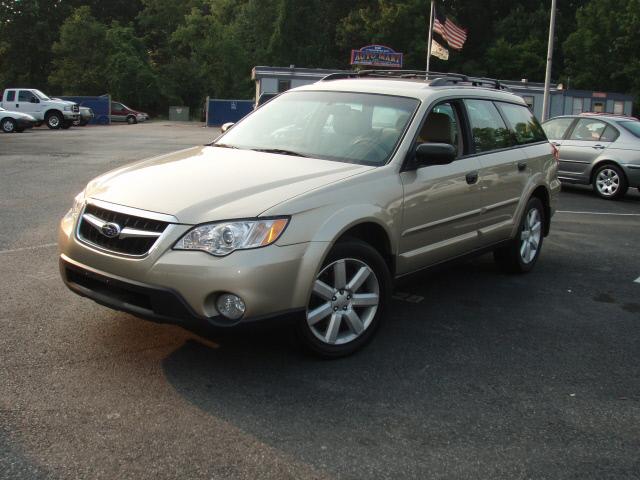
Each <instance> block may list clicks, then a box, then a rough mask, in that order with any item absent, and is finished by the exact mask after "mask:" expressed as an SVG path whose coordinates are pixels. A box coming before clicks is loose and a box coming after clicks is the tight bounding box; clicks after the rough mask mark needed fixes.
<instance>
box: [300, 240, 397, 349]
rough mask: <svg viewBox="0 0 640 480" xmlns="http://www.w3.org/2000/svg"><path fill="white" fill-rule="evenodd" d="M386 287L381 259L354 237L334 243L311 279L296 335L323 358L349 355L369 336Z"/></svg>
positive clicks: (380, 312)
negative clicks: (305, 309)
mask: <svg viewBox="0 0 640 480" xmlns="http://www.w3.org/2000/svg"><path fill="white" fill-rule="evenodd" d="M390 291H391V275H390V273H389V268H388V267H387V264H386V263H385V261H384V259H383V258H382V256H381V255H380V253H378V251H377V250H375V249H374V248H373V247H371V246H370V245H368V244H367V243H364V242H362V241H360V240H355V239H354V240H348V241H345V242H340V243H337V244H336V245H335V246H334V247H333V248H332V249H331V251H330V252H329V255H328V256H327V258H326V259H325V261H324V263H323V265H322V268H321V269H320V273H318V275H317V276H316V277H315V279H314V283H313V286H312V294H311V298H310V299H309V304H308V305H307V312H306V315H305V318H304V319H301V321H300V322H299V323H298V324H297V330H298V337H299V339H300V341H301V343H302V344H303V346H304V347H306V348H307V349H308V350H310V351H311V352H312V353H314V354H316V355H319V356H321V357H324V358H338V357H343V356H346V355H350V354H352V353H353V352H355V351H356V350H358V349H360V348H362V347H364V346H365V345H366V344H367V343H368V342H369V341H371V339H372V338H373V337H374V335H375V333H376V331H377V330H378V328H379V327H380V324H381V323H382V319H383V314H384V307H385V305H386V303H387V298H388V297H389V294H390Z"/></svg>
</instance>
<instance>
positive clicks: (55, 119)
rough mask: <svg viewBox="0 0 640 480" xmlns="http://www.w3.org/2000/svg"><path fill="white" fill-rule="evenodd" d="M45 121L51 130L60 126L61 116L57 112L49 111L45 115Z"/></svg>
mask: <svg viewBox="0 0 640 480" xmlns="http://www.w3.org/2000/svg"><path fill="white" fill-rule="evenodd" d="M46 122H47V127H49V128H50V129H51V130H57V129H58V128H60V127H61V126H62V122H63V118H62V115H61V114H59V113H58V112H51V113H49V114H48V115H47V118H46Z"/></svg>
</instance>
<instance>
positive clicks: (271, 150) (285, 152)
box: [251, 148, 309, 157]
mask: <svg viewBox="0 0 640 480" xmlns="http://www.w3.org/2000/svg"><path fill="white" fill-rule="evenodd" d="M251 150H253V151H254V152H264V153H277V154H279V155H293V156H295V157H309V155H305V154H304V153H300V152H294V151H293V150H283V149H281V148H252V149H251Z"/></svg>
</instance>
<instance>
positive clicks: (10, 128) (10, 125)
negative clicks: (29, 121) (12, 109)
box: [2, 118, 16, 133]
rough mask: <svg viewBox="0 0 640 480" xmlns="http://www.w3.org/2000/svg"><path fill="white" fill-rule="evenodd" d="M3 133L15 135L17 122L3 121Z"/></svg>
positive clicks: (11, 120)
mask: <svg viewBox="0 0 640 480" xmlns="http://www.w3.org/2000/svg"><path fill="white" fill-rule="evenodd" d="M2 131H3V132H4V133H13V132H15V131H16V121H15V120H14V119H13V118H4V119H2Z"/></svg>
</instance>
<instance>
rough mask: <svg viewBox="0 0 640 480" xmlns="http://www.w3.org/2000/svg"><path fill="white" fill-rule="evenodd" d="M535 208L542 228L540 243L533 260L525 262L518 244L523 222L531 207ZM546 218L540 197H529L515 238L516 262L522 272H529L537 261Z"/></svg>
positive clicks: (520, 238)
mask: <svg viewBox="0 0 640 480" xmlns="http://www.w3.org/2000/svg"><path fill="white" fill-rule="evenodd" d="M533 208H535V209H537V210H538V213H539V214H540V223H541V224H542V227H541V228H542V230H541V232H540V243H539V244H538V250H537V251H536V255H535V257H533V260H531V261H530V262H529V263H525V262H524V260H522V255H520V245H521V242H522V231H523V230H524V224H525V222H526V221H527V216H528V215H529V212H530V211H531V210H532V209H533ZM545 221H546V218H545V213H544V205H542V202H541V201H540V199H539V198H538V197H532V198H530V199H529V201H528V202H527V206H526V208H525V210H524V213H523V215H522V219H521V220H520V228H519V229H518V237H517V238H516V248H517V259H518V264H519V265H520V270H521V271H522V272H529V271H531V270H532V269H533V267H534V266H535V264H536V262H537V261H538V258H539V257H540V252H542V244H543V243H544V224H545Z"/></svg>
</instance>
